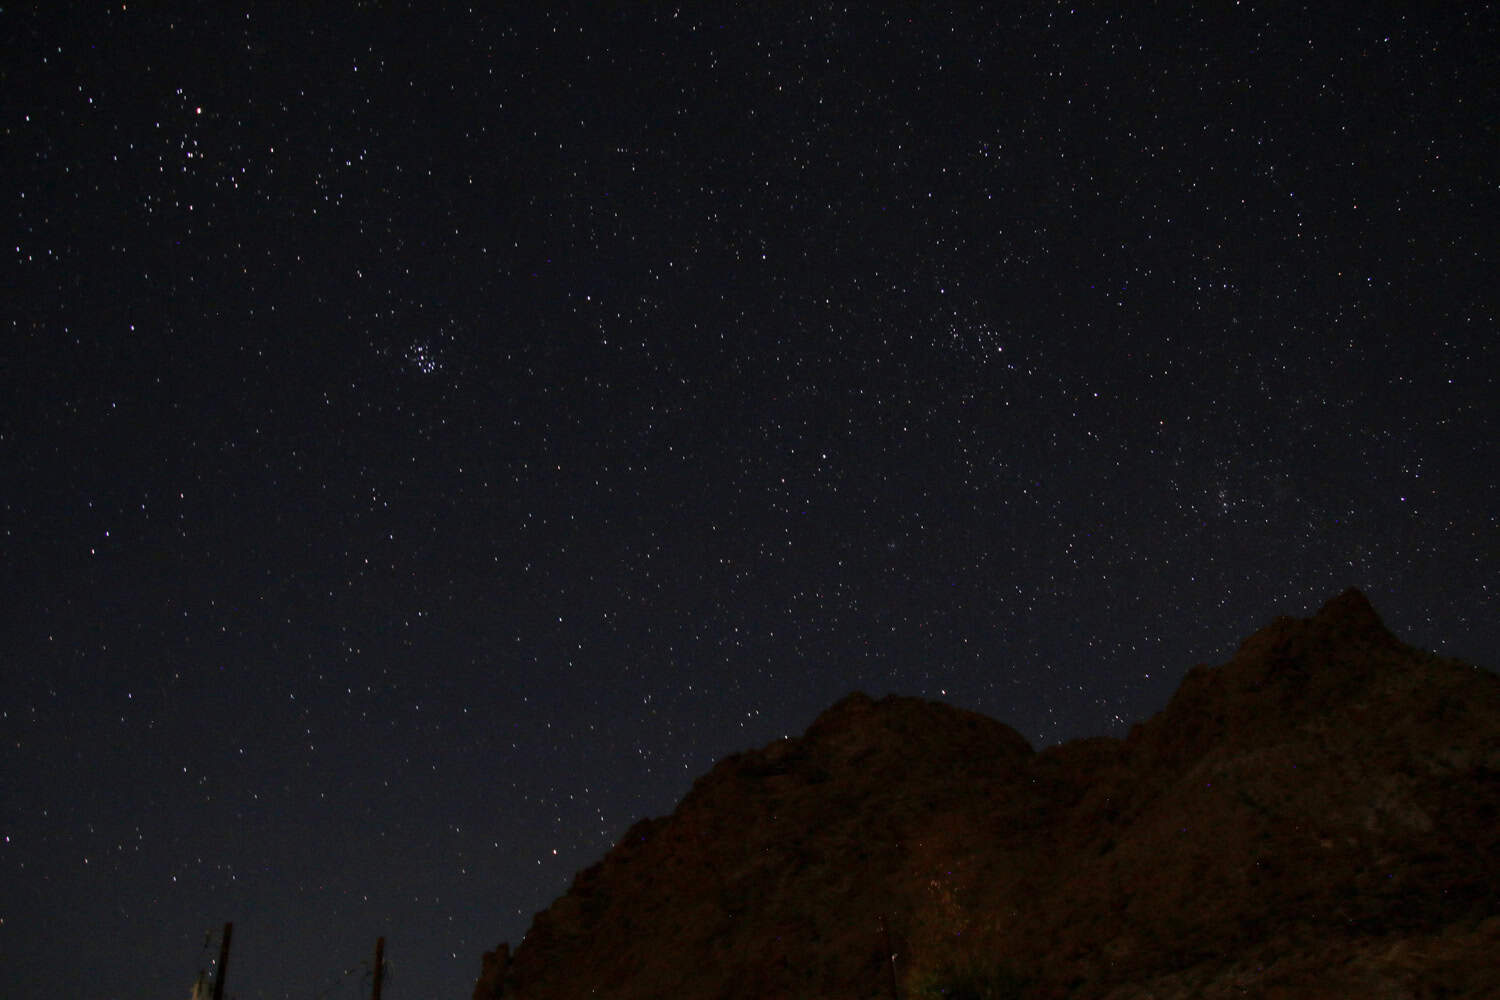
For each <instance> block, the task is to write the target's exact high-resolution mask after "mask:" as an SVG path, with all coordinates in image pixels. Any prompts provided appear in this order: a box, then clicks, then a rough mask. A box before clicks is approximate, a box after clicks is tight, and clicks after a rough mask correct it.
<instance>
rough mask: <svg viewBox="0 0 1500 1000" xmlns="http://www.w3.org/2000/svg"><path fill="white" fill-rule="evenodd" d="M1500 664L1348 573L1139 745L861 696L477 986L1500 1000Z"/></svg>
mask: <svg viewBox="0 0 1500 1000" xmlns="http://www.w3.org/2000/svg"><path fill="white" fill-rule="evenodd" d="M1496 956H1500V678H1497V677H1496V676H1495V675H1494V674H1492V673H1490V672H1488V671H1486V670H1481V669H1477V668H1475V667H1473V666H1469V665H1467V664H1464V663H1461V662H1458V661H1455V660H1449V659H1443V658H1440V657H1437V656H1434V655H1432V654H1429V653H1425V652H1422V651H1420V650H1417V649H1414V648H1412V647H1410V646H1407V645H1404V644H1403V643H1401V642H1400V641H1399V640H1398V639H1396V638H1395V637H1394V636H1392V635H1391V633H1390V632H1388V631H1387V630H1386V628H1385V626H1384V625H1383V624H1382V623H1381V620H1380V617H1379V615H1378V614H1376V612H1375V610H1374V609H1373V608H1372V607H1371V606H1370V604H1369V602H1368V601H1367V600H1366V599H1365V597H1364V596H1363V595H1362V594H1361V593H1359V592H1358V591H1355V590H1350V591H1347V592H1345V593H1344V594H1341V595H1340V596H1338V597H1336V598H1334V599H1333V600H1332V601H1330V602H1328V604H1327V605H1325V606H1324V607H1323V608H1322V610H1321V611H1319V613H1318V614H1317V615H1315V616H1314V617H1312V618H1308V619H1296V618H1279V619H1277V620H1276V621H1274V622H1272V623H1271V624H1270V625H1268V626H1266V627H1265V628H1263V629H1261V630H1260V631H1258V632H1256V633H1255V634H1254V635H1252V636H1251V637H1250V638H1249V639H1247V640H1245V642H1244V643H1243V644H1242V645H1241V646H1240V648H1239V650H1238V652H1237V653H1236V654H1235V656H1234V657H1233V659H1231V660H1230V661H1229V662H1228V663H1226V664H1223V665H1222V666H1218V667H1211V668H1210V667H1201V666H1200V667H1195V668H1193V669H1192V670H1191V671H1190V672H1189V673H1188V674H1187V676H1186V677H1185V679H1184V680H1183V682H1182V685H1181V687H1180V688H1179V689H1178V691H1177V693H1176V694H1175V695H1174V696H1173V698H1172V700H1171V702H1170V703H1169V704H1168V705H1167V707H1166V709H1165V710H1163V711H1162V712H1160V713H1159V714H1157V715H1156V716H1154V717H1153V718H1151V719H1150V720H1149V721H1147V722H1144V723H1141V724H1139V725H1137V726H1135V727H1134V728H1133V729H1132V730H1131V732H1130V734H1129V736H1128V737H1127V738H1125V739H1123V740H1116V739H1090V740H1081V741H1076V742H1072V743H1066V744H1063V745H1060V746H1056V747H1051V748H1049V749H1047V750H1043V751H1041V752H1035V751H1033V750H1032V748H1031V747H1030V746H1029V745H1028V744H1027V742H1026V741H1025V740H1024V739H1022V737H1021V736H1020V734H1018V733H1017V732H1015V731H1014V730H1013V729H1010V728H1009V727H1007V726H1005V725H1003V724H1001V723H999V722H996V721H995V720H993V719H990V718H986V717H985V716H982V715H978V714H975V713H973V712H967V711H963V710H960V709H957V708H953V707H951V706H948V705H943V704H939V703H935V702H930V701H924V700H920V699H915V698H903V697H889V698H884V699H881V700H879V701H873V700H871V699H870V698H868V697H866V696H864V695H860V694H854V695H850V696H849V697H847V698H845V699H844V700H843V701H840V702H839V703H838V704H836V705H834V706H833V707H831V708H829V709H828V710H827V711H826V712H824V713H823V714H822V715H821V716H820V717H819V718H818V719H817V721H815V722H814V723H813V725H812V726H811V728H809V729H808V731H807V732H806V733H805V734H804V735H803V736H801V737H800V738H797V739H788V740H780V741H778V742H775V743H772V744H771V745H769V746H767V747H764V748H762V749H759V750H755V751H751V752H747V753H742V754H737V755H735V756H732V757H730V758H728V759H726V760H724V761H722V762H720V763H719V764H718V765H716V766H715V767H714V768H713V770H712V771H710V772H709V773H708V774H707V775H705V776H704V777H702V778H701V779H699V780H698V782H697V783H696V784H695V785H694V786H693V788H692V790H691V791H690V792H689V793H688V795H687V796H686V797H685V798H684V799H683V800H682V802H681V804H680V805H679V806H678V807H677V810H676V811H675V812H674V813H672V815H670V816H668V817H666V818H663V819H651V820H644V821H642V822H640V823H638V824H636V825H635V826H634V827H633V828H631V830H630V831H629V832H628V833H626V835H625V836H624V838H623V839H622V840H621V841H620V842H619V843H618V844H617V845H616V846H615V847H614V848H613V849H612V850H611V851H610V852H609V853H608V854H607V855H606V856H605V857H604V859H603V860H602V861H600V862H599V863H598V864H596V865H594V866H593V867H591V868H589V869H587V870H586V871H584V872H582V873H580V874H579V875H578V876H577V879H576V880H575V882H574V883H573V886H572V888H571V889H570V890H569V891H568V892H567V894H566V895H564V896H563V897H562V898H560V899H558V900H557V901H556V902H555V903H553V904H552V906H551V907H549V908H548V909H547V910H545V911H543V912H542V913H539V914H538V915H537V917H536V920H535V922H534V923H533V924H532V927H531V929H530V931H529V932H528V933H527V935H526V937H525V939H524V940H523V941H522V942H521V943H520V945H519V947H517V948H516V949H515V951H514V952H512V951H511V950H510V949H509V947H508V946H506V945H501V946H500V947H499V948H497V949H496V950H495V951H493V952H490V953H488V954H486V955H485V956H484V960H483V972H482V975H481V976H480V979H479V981H478V983H477V985H476V987H475V989H474V1000H495V998H506V1000H510V998H520V1000H576V998H580V997H588V996H599V997H611V998H619V1000H647V998H652V1000H656V998H665V997H671V998H674V1000H697V998H703V1000H710V998H712V1000H738V998H745V1000H750V998H756V1000H761V998H788V1000H792V998H849V1000H854V998H859V1000H868V998H912V1000H915V998H926V997H949V998H973V1000H979V998H985V1000H993V998H1001V997H1006V998H1012V997H1013V998H1037V1000H1040V998H1062V997H1069V998H1118V1000H1123V998H1126V997H1131V998H1140V997H1153V998H1160V1000H1165V998H1172V997H1230V996H1233V997H1242V996H1246V995H1249V996H1260V997H1273V998H1287V1000H1290V998H1301V997H1306V998H1313V997H1318V998H1323V997H1367V998H1376V997H1388V998H1396V997H1411V998H1418V997H1422V998H1425V997H1500V959H1497V958H1496Z"/></svg>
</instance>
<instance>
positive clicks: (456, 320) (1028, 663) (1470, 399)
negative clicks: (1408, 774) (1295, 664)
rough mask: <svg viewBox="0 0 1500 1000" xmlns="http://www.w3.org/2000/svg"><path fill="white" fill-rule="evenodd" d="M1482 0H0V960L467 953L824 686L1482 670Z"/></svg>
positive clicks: (1490, 456) (783, 724)
mask: <svg viewBox="0 0 1500 1000" xmlns="http://www.w3.org/2000/svg"><path fill="white" fill-rule="evenodd" d="M538 6H547V5H538ZM1497 21H1500V19H1497V17H1496V12H1495V10H1494V9H1493V6H1492V5H1489V4H1468V5H1456V6H1454V7H1453V8H1452V9H1451V10H1450V9H1446V8H1445V9H1443V10H1441V11H1425V12H1414V11H1408V12H1407V13H1406V14H1404V15H1402V16H1387V15H1385V14H1383V13H1380V12H1378V11H1375V10H1373V9H1367V8H1364V7H1360V8H1357V9H1356V8H1354V7H1350V8H1348V9H1347V10H1346V11H1345V12H1343V13H1335V12H1330V11H1328V10H1325V9H1321V8H1320V9H1318V10H1316V11H1307V12H1293V13H1288V12H1287V11H1285V10H1283V9H1281V8H1277V9H1275V10H1272V9H1262V8H1260V7H1258V6H1256V5H1252V4H1248V3H1247V4H1237V5H1233V6H1228V5H1212V7H1211V8H1210V7H1209V6H1208V5H1205V7H1204V9H1203V10H1200V11H1199V12H1197V13H1195V14H1192V15H1177V14H1170V15H1169V14H1165V13H1162V12H1160V11H1145V10H1136V9H1134V8H1133V7H1126V8H1122V9H1121V10H1117V11H1113V12H1108V13H1105V12H1100V11H1097V10H1090V9H1086V8H1082V7H1071V6H1069V5H1057V4H1047V3H1026V4H1015V5H1003V6H1001V7H998V8H994V9H983V8H968V7H965V8H964V9H963V12H961V13H940V12H938V13H935V12H927V11H925V10H922V9H920V8H919V7H918V6H912V5H902V6H900V7H896V6H893V5H892V6H888V7H887V8H886V9H883V10H879V9H875V8H873V7H866V6H863V5H855V6H853V7H851V8H845V7H843V6H840V5H828V4H819V5H816V6H813V5H799V6H798V7H797V9H796V11H795V12H788V11H781V10H779V9H778V10H776V11H768V10H763V9H761V8H760V7H759V6H757V5H734V6H731V5H727V4H711V5H682V6H680V7H676V8H673V7H669V6H656V5H650V6H647V5H640V6H634V5H632V6H629V7H626V8H624V9H623V10H612V11H605V10H603V9H598V8H596V7H595V6H594V5H568V7H567V9H566V10H553V11H542V12H537V11H534V10H532V9H530V8H527V9H525V10H522V9H521V8H519V7H516V8H514V9H511V10H501V9H500V8H496V9H495V10H494V11H491V10H490V9H489V8H487V7H484V6H481V7H480V8H479V9H478V10H477V11H476V10H466V9H457V8H455V9H452V10H449V11H446V12H444V13H443V14H442V15H440V16H438V15H433V14H431V13H427V14H413V13H405V12H402V11H400V10H398V9H397V6H396V5H392V4H378V5H377V4H355V5H352V6H351V7H349V8H347V9H340V10H337V11H335V10H334V9H333V8H332V7H329V6H325V5H312V6H311V7H310V8H308V9H303V8H287V9H278V10H276V11H274V12H272V11H270V10H261V9H255V10H252V11H250V12H249V13H246V12H245V11H244V10H234V11H231V10H229V9H227V8H226V9H223V10H219V9H217V8H216V9H215V10H214V12H213V13H212V14H202V15H200V16H193V17H178V16H174V15H170V14H166V13H162V12H160V11H159V10H157V9H155V8H153V7H151V6H150V5H141V6H140V7H138V6H137V5H136V4H120V3H115V4H111V5H104V4H75V5H56V6H47V7H45V12H43V13H38V12H37V11H36V10H34V9H32V8H31V7H30V6H29V5H21V6H18V7H15V8H10V7H7V8H6V9H4V10H3V11H0V29H3V32H4V38H5V52H6V56H5V58H4V60H3V68H0V79H3V82H4V91H5V98H4V108H5V110H4V116H3V129H4V140H5V148H6V164H7V167H8V168H9V169H8V171H7V173H8V176H9V178H10V180H9V183H8V184H7V185H6V194H7V197H8V203H9V206H10V214H9V218H10V220H11V229H10V233H11V236H10V238H9V240H8V242H7V244H6V247H7V251H8V253H9V255H10V258H11V267H10V281H9V287H10V293H9V295H8V296H7V299H6V301H7V303H8V306H9V308H8V309H7V310H6V315H5V333H4V343H3V347H0V462H3V466H0V482H3V491H0V518H3V522H0V529H3V534H0V538H3V542H4V546H5V549H4V559H3V561H0V567H3V574H4V586H5V591H4V593H5V600H4V601H3V612H0V614H3V617H0V623H3V626H0V627H3V636H0V637H3V644H0V657H3V660H0V671H3V676H0V681H3V686H0V735H3V745H0V884H3V886H4V890H3V892H0V956H3V958H0V994H3V995H4V996H6V997H8V998H15V1000H39V998H42V997H54V996H56V995H58V993H59V991H60V990H66V991H73V992H81V993H86V994H88V995H90V996H96V995H97V996H109V997H122V998H148V997H149V998H160V997H171V996H174V995H175V996H186V994H187V992H188V990H189V988H190V986H191V984H192V982H193V979H194V977H195V975H196V974H197V973H198V971H199V970H200V969H202V968H205V967H206V966H207V965H208V964H209V963H210V960H211V959H212V957H213V952H214V950H215V949H214V948H213V947H211V946H210V947H207V948H205V947H204V945H205V932H207V931H210V930H214V931H216V930H217V928H218V927H220V926H221V925H222V924H223V923H224V922H225V921H229V920H232V921H234V922H235V932H234V954H233V957H232V959H231V962H230V966H229V976H228V992H229V994H230V995H232V996H235V997H239V998H241V1000H255V998H273V997H274V998H282V997H286V998H305V1000H314V998H320V997H346V996H347V997H353V996H360V995H365V993H367V991H368V986H369V983H368V978H367V974H368V971H369V970H368V967H367V964H366V965H365V966H363V967H362V966H361V963H362V962H364V963H368V961H369V957H370V955H371V954H372V952H373V946H374V941H375V938H376V937H377V936H378V935H385V936H386V938H387V947H386V954H387V957H388V959H389V960H390V970H389V974H388V976H387V979H386V984H385V995H386V996H387V997H388V998H391V1000H403V998H407V997H448V998H460V997H467V996H468V993H469V989H470V987H471V986H472V983H473V980H474V977H475V976H476V975H477V974H478V971H479V959H480V954H481V952H482V951H484V950H485V949H487V948H491V947H493V946H494V945H495V944H497V943H498V942H500V941H502V940H509V941H511V942H512V943H514V942H517V941H518V940H519V939H520V937H521V935H522V934H523V933H524V931H525V929H526V927H527V925H528V923H529V920H530V917H531V915H532V913H534V912H535V911H536V910H538V909H540V908H542V907H543V906H545V905H546V904H547V903H549V902H550V901H551V900H552V899H553V898H554V897H555V896H557V895H558V894H559V893H560V892H562V891H563V890H564V889H565V888H566V886H567V884H568V882H569V880H570V878H571V876H572V873H573V872H575V871H576V870H578V869H579V868H581V867H583V866H585V865H587V864H589V863H591V862H592V861H594V860H596V859H597V858H598V857H599V856H600V855H601V854H602V853H603V852H604V851H605V850H606V849H607V848H608V847H609V845H610V844H611V843H613V842H614V840H615V839H616V838H618V837H619V835H620V834H622V833H623V832H624V831H625V829H626V828H627V827H628V826H629V825H630V824H631V823H632V822H633V821H634V820H636V819H637V818H640V817H642V816H646V815H654V814H661V813H664V812H667V811H669V810H670V809H671V808H672V806H673V804H674V803H675V802H676V801H677V799H678V798H680V797H681V796H682V794H683V793H684V792H685V791H686V790H687V788H688V787H689V785H690V783H691V781H692V779H693V778H694V777H695V776H697V775H699V774H700V773H702V772H704V771H706V770H707V769H708V767H709V766H710V765H711V764H712V763H713V762H714V761H715V760H716V759H718V758H720V757H722V756H723V755H725V754H727V753H729V752H731V751H735V750H740V749H743V748H746V747H750V746H754V745H758V744H761V743H764V742H765V741H767V740H770V739H772V738H775V737H778V736H781V735H783V734H787V733H796V732H798V731H800V730H801V729H802V728H803V727H805V726H806V725H807V723H808V722H809V721H810V720H811V719H812V718H813V716H814V715H815V714H816V713H817V712H818V711H819V710H820V709H822V708H824V707H826V706H827V705H829V704H831V703H832V702H834V701H835V700H836V699H838V698H839V697H841V696H843V695H844V694H846V693H848V692H849V691H850V690H851V689H856V688H858V689H863V690H865V691H867V692H869V693H871V694H872V695H880V694H884V693H887V692H899V693H903V694H913V695H921V696H926V697H931V698H937V699H941V700H945V701H950V702H952V703H954V704H957V705H960V706H963V707H967V708H973V709H977V710H979V711H982V712H985V713H987V714H989V715H992V716H995V717H996V718H999V719H1001V720H1002V721H1005V722H1007V723H1009V724H1011V725H1013V726H1015V727H1016V728H1017V729H1018V730H1019V731H1020V732H1021V733H1022V734H1023V735H1024V736H1025V737H1026V738H1027V739H1028V740H1030V741H1031V742H1032V743H1033V745H1038V746H1040V745H1045V744H1051V743H1055V742H1057V741H1061V740H1065V739H1069V738H1072V737H1077V736H1084V735H1100V734H1111V735H1123V734H1124V733H1125V732H1126V730H1127V728H1128V726H1129V724H1130V723H1131V722H1134V721H1138V720H1141V719H1143V718H1145V717H1146V716H1147V715H1149V714H1150V713H1151V712H1153V711H1155V710H1157V709H1159V708H1160V707H1161V706H1162V705H1163V704H1164V703H1165V701H1166V699H1167V697H1168V696H1169V695H1170V693H1171V692H1172V690H1173V689H1174V688H1175V686H1176V684H1177V682H1178V681H1179V680H1180V679H1181V677H1182V675H1183V674H1184V672H1185V671H1186V670H1187V668H1188V667H1190V666H1191V665H1192V664H1194V663H1196V662H1201V661H1217V660H1220V659H1223V658H1225V657H1226V656H1227V655H1228V654H1229V653H1230V652H1231V651H1232V649H1233V648H1234V645H1235V643H1236V642H1237V641H1238V640H1239V639H1240V638H1242V637H1244V636H1245V635H1248V634H1249V633H1250V632H1251V631H1252V630H1254V629H1255V628H1256V627H1258V626H1259V625H1261V624H1264V623H1265V622H1266V621H1268V620H1269V619H1270V618H1271V617H1272V616H1274V615H1276V614H1282V613H1290V614H1299V615H1301V614H1308V613H1310V612H1311V611H1313V610H1315V609H1316V608H1317V607H1318V606H1319V605H1320V604H1321V603H1322V602H1323V601H1325V600H1327V599H1328V598H1329V597H1331V596H1332V595H1334V594H1336V593H1338V592H1339V591H1340V590H1342V589H1343V588H1344V587H1345V586H1347V585H1350V584H1353V585H1357V586H1359V587H1361V588H1362V589H1363V590H1364V591H1365V592H1366V593H1367V594H1368V595H1369V596H1370V599H1371V600H1372V601H1373V603H1374V604H1375V606H1376V607H1377V608H1378V609H1379V611H1380V613H1381V614H1382V616H1383V617H1384V618H1385V621H1386V623H1387V624H1388V625H1389V626H1390V627H1391V629H1392V631H1394V632H1395V633H1396V634H1397V635H1398V636H1400V637H1401V638H1402V639H1403V640H1405V641H1407V642H1410V643H1413V644H1416V645H1420V646H1424V647H1426V648H1429V649H1433V650H1436V651H1439V652H1442V653H1444V654H1447V655H1453V656H1459V657H1463V658H1465V659H1469V660H1471V661H1475V662H1479V663H1482V664H1486V665H1490V666H1493V665H1494V664H1495V662H1496V657H1495V650H1496V649H1497V647H1500V615H1497V613H1496V611H1497V607H1496V586H1497V579H1496V573H1495V567H1496V565H1497V563H1500V523H1497V512H1500V489H1497V485H1496V484H1497V475H1496V471H1497V464H1500V463H1497V461H1496V452H1495V445H1494V442H1495V440H1497V437H1500V420H1497V405H1500V404H1497V400H1500V384H1497V383H1500V379H1497V374H1500V339H1497V330H1496V308H1497V294H1496V291H1495V282H1494V275H1495V264H1496V261H1495V253H1494V247H1495V218H1496V212H1495V193H1496V192H1495V176H1496V157H1495V153H1496V147H1495V132H1494V122H1495V120H1496V113H1497V103H1500V102H1497V101H1496V93H1495V87H1494V52H1495V51H1497V43H1500V33H1497V31H1496V27H1497Z"/></svg>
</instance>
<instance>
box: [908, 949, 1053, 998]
mask: <svg viewBox="0 0 1500 1000" xmlns="http://www.w3.org/2000/svg"><path fill="white" fill-rule="evenodd" d="M1025 986H1026V977H1024V976H1022V975H1021V974H1019V973H1017V972H1016V971H1015V970H1013V969H1011V968H1009V967H1008V966H1006V965H1004V964H1002V963H999V962H985V961H983V960H981V959H973V958H970V959H962V960H959V961H955V962H950V963H947V964H945V965H943V966H941V967H940V968H938V969H935V970H932V971H929V972H922V973H918V974H917V975H916V976H914V977H912V981H911V982H909V983H908V984H907V995H908V996H909V997H911V998H912V1000H1016V998H1018V997H1020V995H1021V991H1022V989H1024V988H1025Z"/></svg>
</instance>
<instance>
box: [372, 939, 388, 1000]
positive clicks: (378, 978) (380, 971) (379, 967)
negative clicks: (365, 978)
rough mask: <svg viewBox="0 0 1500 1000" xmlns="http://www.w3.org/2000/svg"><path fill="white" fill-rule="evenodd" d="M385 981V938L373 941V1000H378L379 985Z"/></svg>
mask: <svg viewBox="0 0 1500 1000" xmlns="http://www.w3.org/2000/svg"><path fill="white" fill-rule="evenodd" d="M384 979H385V938H383V937H378V938H376V939H375V993H374V1000H380V985H381V982H382V980H384Z"/></svg>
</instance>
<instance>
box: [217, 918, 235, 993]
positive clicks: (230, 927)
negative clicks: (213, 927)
mask: <svg viewBox="0 0 1500 1000" xmlns="http://www.w3.org/2000/svg"><path fill="white" fill-rule="evenodd" d="M232 934H234V922H233V921H230V922H229V923H227V924H225V925H224V940H222V941H220V942H219V967H218V969H217V970H215V971H214V1000H224V971H225V970H226V969H227V968H229V938H230V936H231V935H232Z"/></svg>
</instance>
